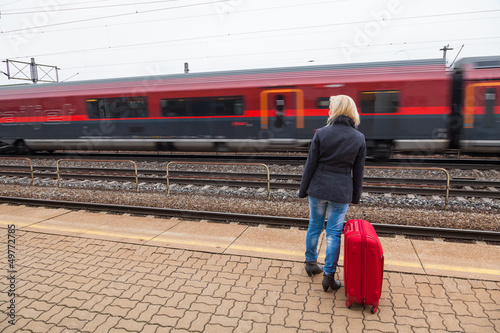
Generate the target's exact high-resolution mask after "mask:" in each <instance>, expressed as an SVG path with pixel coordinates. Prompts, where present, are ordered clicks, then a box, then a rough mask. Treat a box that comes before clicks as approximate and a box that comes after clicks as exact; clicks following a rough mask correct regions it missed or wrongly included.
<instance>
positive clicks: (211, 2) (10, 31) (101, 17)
mask: <svg viewBox="0 0 500 333" xmlns="http://www.w3.org/2000/svg"><path fill="white" fill-rule="evenodd" d="M172 1H175V0H172ZM226 1H227V0H216V1H207V2H201V3H196V4H190V5H181V6H174V7H166V8H158V9H150V10H142V11H135V12H133V13H123V14H115V15H107V16H99V17H93V18H88V19H81V20H75V21H67V22H60V23H53V24H46V25H40V26H36V28H37V29H39V28H45V27H54V26H59V25H66V24H73V23H82V22H88V21H95V20H102V19H108V18H115V17H122V16H129V15H137V14H145V13H151V12H159V11H163V10H170V9H178V8H187V7H195V6H203V5H209V4H215V3H220V2H226ZM23 30H26V29H25V28H23V29H15V30H7V31H1V32H0V36H1V35H3V34H7V33H13V32H20V31H23Z"/></svg>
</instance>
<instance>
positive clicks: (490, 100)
mask: <svg viewBox="0 0 500 333" xmlns="http://www.w3.org/2000/svg"><path fill="white" fill-rule="evenodd" d="M499 87H500V57H483V58H466V59H462V60H461V61H459V62H458V63H457V65H456V67H455V69H454V70H448V69H447V68H446V67H445V63H444V61H443V60H409V61H392V62H376V63H358V64H345V65H324V66H305V67H287V68H272V69H255V70H239V71H226V72H211V73H194V74H193V73H190V74H176V75H165V76H154V77H136V78H121V79H106V80H95V81H81V82H69V83H55V84H39V85H29V86H7V87H2V88H0V141H1V142H2V144H3V148H4V150H6V151H9V150H16V151H18V152H21V153H22V152H26V151H29V150H33V151H37V150H48V151H51V150H60V149H78V150H189V151H252V150H255V151H263V150H269V149H276V148H294V147H302V146H307V145H308V143H309V142H310V140H311V138H312V136H313V134H314V131H315V129H317V128H319V127H321V126H324V124H325V122H326V118H327V114H328V103H329V102H328V98H329V96H331V95H337V94H346V95H350V96H352V97H353V98H354V100H355V101H356V103H357V105H358V108H359V112H360V115H361V125H360V127H359V129H360V131H362V132H363V133H364V134H365V136H366V140H367V146H368V148H369V154H372V155H378V156H387V155H388V154H390V151H391V149H393V148H397V149H401V150H407V151H413V150H417V151H425V152H430V153H433V152H438V151H442V150H445V149H448V148H458V149H461V150H463V151H467V152H500V106H499V102H498V98H497V96H498V89H499Z"/></svg>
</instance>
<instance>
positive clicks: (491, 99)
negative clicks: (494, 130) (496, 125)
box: [483, 88, 497, 127]
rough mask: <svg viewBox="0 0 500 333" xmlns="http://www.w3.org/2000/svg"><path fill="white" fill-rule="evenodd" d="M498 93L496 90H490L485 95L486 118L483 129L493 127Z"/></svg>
mask: <svg viewBox="0 0 500 333" xmlns="http://www.w3.org/2000/svg"><path fill="white" fill-rule="evenodd" d="M496 99H497V96H496V91H495V88H488V89H486V92H485V94H484V108H485V110H484V111H485V112H484V118H483V127H493V122H494V113H493V112H494V111H493V110H494V108H495V104H496Z"/></svg>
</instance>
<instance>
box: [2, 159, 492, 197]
mask: <svg viewBox="0 0 500 333" xmlns="http://www.w3.org/2000/svg"><path fill="white" fill-rule="evenodd" d="M27 171H28V169H27V168H26V167H22V168H21V167H19V166H11V165H3V166H0V177H3V178H4V179H5V178H6V177H13V178H11V180H14V179H15V178H17V179H19V178H25V177H28V176H31V175H29V174H28V173H27ZM59 171H60V172H59V177H58V174H57V172H56V168H55V167H33V177H34V179H35V178H36V179H48V180H56V179H58V178H59V183H60V182H63V183H67V182H68V181H72V182H73V183H74V182H78V181H101V182H102V181H105V182H125V183H137V189H139V184H144V183H159V184H169V185H173V184H176V185H199V186H216V187H223V186H229V187H247V188H263V187H267V186H268V182H267V178H266V175H265V174H264V173H238V172H231V173H227V172H204V171H170V172H169V177H168V178H167V177H166V171H165V170H153V169H138V170H137V175H138V176H137V178H136V176H135V170H133V169H105V168H102V169H98V168H83V167H64V168H61V170H59ZM300 180H301V175H297V174H271V175H270V180H269V188H270V189H271V190H273V189H274V190H280V189H281V190H290V191H297V190H298V188H299V186H300ZM446 185H447V183H446V179H445V178H442V179H428V178H419V179H417V178H397V177H390V178H386V177H365V179H364V185H363V192H367V193H375V194H379V193H392V194H415V195H438V196H440V195H441V196H442V195H445V194H446ZM449 196H453V197H479V198H490V199H500V181H498V180H491V181H486V180H475V179H451V180H450V189H449Z"/></svg>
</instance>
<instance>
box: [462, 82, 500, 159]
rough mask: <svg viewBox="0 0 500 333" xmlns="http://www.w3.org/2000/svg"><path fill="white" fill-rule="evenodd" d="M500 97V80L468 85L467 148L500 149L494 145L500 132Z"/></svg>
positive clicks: (465, 139)
mask: <svg viewBox="0 0 500 333" xmlns="http://www.w3.org/2000/svg"><path fill="white" fill-rule="evenodd" d="M499 99H500V82H479V83H471V84H469V85H467V87H466V90H465V108H464V137H463V142H462V144H463V147H464V148H465V149H466V150H468V151H475V150H481V151H485V150H488V148H491V149H492V150H494V149H498V148H494V146H495V145H497V144H498V133H499V132H500V114H499V110H500V102H499ZM495 142H496V143H495ZM490 146H491V147H490Z"/></svg>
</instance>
